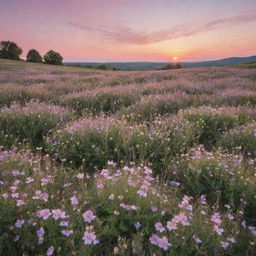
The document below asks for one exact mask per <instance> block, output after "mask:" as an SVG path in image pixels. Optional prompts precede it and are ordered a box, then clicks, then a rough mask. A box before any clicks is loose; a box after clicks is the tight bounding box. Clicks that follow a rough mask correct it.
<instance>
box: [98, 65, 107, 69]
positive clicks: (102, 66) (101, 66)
mask: <svg viewBox="0 0 256 256" xmlns="http://www.w3.org/2000/svg"><path fill="white" fill-rule="evenodd" d="M96 68H97V69H102V70H107V66H106V65H105V64H101V65H99V66H98V67H96Z"/></svg>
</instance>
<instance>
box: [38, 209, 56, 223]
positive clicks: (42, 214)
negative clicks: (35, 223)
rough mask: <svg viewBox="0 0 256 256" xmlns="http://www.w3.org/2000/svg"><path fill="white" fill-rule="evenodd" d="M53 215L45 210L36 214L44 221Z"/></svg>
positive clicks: (48, 210)
mask: <svg viewBox="0 0 256 256" xmlns="http://www.w3.org/2000/svg"><path fill="white" fill-rule="evenodd" d="M51 215H52V213H51V210H50V209H43V210H40V211H38V212H37V213H36V216H37V217H40V218H43V219H44V220H47V219H48V218H49V217H50V216H51Z"/></svg>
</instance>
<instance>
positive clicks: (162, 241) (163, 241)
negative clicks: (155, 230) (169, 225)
mask: <svg viewBox="0 0 256 256" xmlns="http://www.w3.org/2000/svg"><path fill="white" fill-rule="evenodd" d="M149 241H150V243H151V244H153V245H156V246H158V247H160V248H162V249H163V250H165V251H167V250H168V249H169V247H170V246H171V244H170V243H169V242H168V239H167V237H166V236H163V237H162V238H161V237H159V236H157V235H156V234H152V235H151V237H150V238H149Z"/></svg>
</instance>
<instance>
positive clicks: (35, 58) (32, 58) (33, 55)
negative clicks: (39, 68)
mask: <svg viewBox="0 0 256 256" xmlns="http://www.w3.org/2000/svg"><path fill="white" fill-rule="evenodd" d="M26 60H27V61H28V62H36V63H42V62H43V59H42V57H41V55H40V53H39V52H38V51H37V50H35V49H31V50H29V52H28V54H27V59H26Z"/></svg>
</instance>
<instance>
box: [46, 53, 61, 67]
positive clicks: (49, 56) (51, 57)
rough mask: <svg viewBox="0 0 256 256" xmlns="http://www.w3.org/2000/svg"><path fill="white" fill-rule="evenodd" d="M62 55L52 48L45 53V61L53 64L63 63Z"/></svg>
mask: <svg viewBox="0 0 256 256" xmlns="http://www.w3.org/2000/svg"><path fill="white" fill-rule="evenodd" d="M62 60H63V58H62V56H61V55H60V54H59V53H58V52H55V51H53V50H50V51H49V52H47V53H46V54H45V55H44V62H45V63H46V64H52V65H62Z"/></svg>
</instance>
